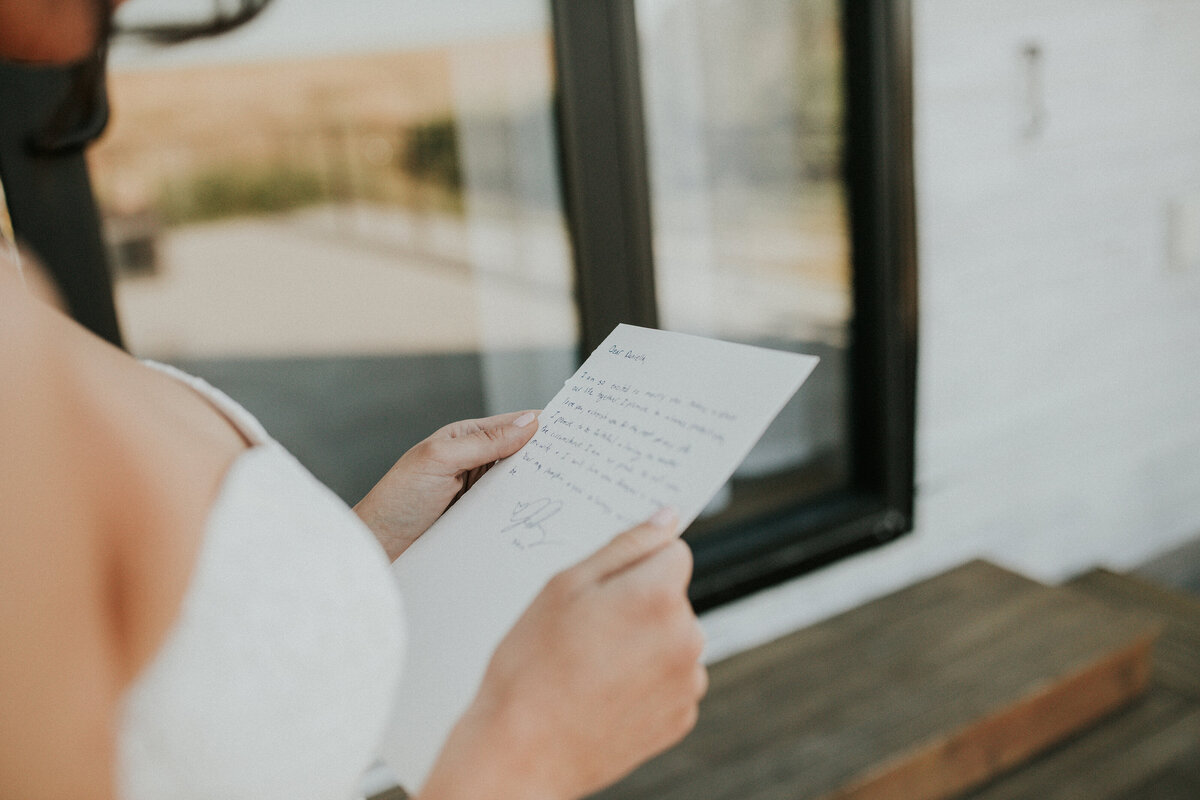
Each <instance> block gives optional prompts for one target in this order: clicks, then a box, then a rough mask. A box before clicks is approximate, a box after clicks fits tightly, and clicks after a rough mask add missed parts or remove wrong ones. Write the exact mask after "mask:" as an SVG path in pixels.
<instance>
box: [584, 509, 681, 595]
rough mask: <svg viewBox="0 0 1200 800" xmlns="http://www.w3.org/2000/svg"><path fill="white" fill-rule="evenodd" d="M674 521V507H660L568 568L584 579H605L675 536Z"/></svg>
mask: <svg viewBox="0 0 1200 800" xmlns="http://www.w3.org/2000/svg"><path fill="white" fill-rule="evenodd" d="M678 523H679V515H678V514H677V513H676V512H675V510H674V509H672V508H667V507H664V508H660V509H659V510H658V511H657V512H655V514H654V516H652V517H651V518H650V519H648V520H646V521H645V522H643V523H642V524H641V525H637V526H635V527H633V528H630V529H629V530H627V531H624V532H623V533H620V534H618V535H617V536H616V537H615V538H614V539H613V540H612V541H611V542H609V543H608V544H606V545H605V546H604V547H602V548H600V549H599V550H597V551H596V552H595V553H594V554H593V555H592V556H590V557H589V558H587V559H585V560H584V561H581V562H580V563H579V564H577V565H576V566H575V567H573V568H572V571H574V572H576V574H577V575H578V577H580V578H583V579H585V580H591V581H596V582H600V581H604V580H607V579H608V578H610V577H613V576H614V575H616V574H618V573H620V572H622V571H624V570H626V569H628V568H629V567H631V566H633V565H634V564H636V563H638V562H639V561H642V560H643V559H645V558H646V557H648V556H650V555H651V554H653V553H655V552H657V551H658V550H661V549H662V548H663V547H665V546H666V545H667V544H668V543H670V542H671V541H673V540H675V539H676V538H677V536H678V534H677V528H678Z"/></svg>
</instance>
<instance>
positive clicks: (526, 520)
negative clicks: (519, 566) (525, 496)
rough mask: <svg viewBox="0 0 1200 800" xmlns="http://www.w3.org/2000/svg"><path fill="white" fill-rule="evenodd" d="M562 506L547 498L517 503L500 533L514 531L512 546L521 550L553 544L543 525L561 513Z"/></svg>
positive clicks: (560, 502)
mask: <svg viewBox="0 0 1200 800" xmlns="http://www.w3.org/2000/svg"><path fill="white" fill-rule="evenodd" d="M562 506H563V504H562V501H561V500H551V499H550V498H549V497H542V498H540V499H538V500H532V501H530V502H528V503H521V502H518V503H517V504H516V505H515V506H513V510H512V515H511V516H510V517H509V524H508V525H507V526H505V527H504V528H501V529H500V532H501V533H508V532H509V531H514V530H515V531H516V532H517V533H516V535H515V536H514V537H513V544H514V545H515V546H517V547H518V548H520V549H521V550H527V549H529V548H531V547H537V546H538V545H543V544H553V543H554V541H555V540H554V539H552V538H550V534H549V533H548V532H547V531H546V528H545V527H543V523H544V522H546V520H548V519H550V518H551V517H553V516H554V515H555V514H557V513H558V512H559V511H562Z"/></svg>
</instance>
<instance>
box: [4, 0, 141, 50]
mask: <svg viewBox="0 0 1200 800" xmlns="http://www.w3.org/2000/svg"><path fill="white" fill-rule="evenodd" d="M121 2H123V0H115V1H114V2H113V4H112V6H113V8H116V7H117V6H118V5H120V4H121ZM93 9H94V5H93V0H0V58H8V59H13V60H16V61H30V62H34V63H48V64H51V63H53V64H64V63H70V62H72V61H78V60H80V59H82V58H84V57H85V56H87V55H88V53H90V52H91V51H92V48H93V47H94V46H95V42H96V33H97V31H96V19H95V12H94V10H93Z"/></svg>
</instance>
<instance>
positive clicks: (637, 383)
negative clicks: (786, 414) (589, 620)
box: [382, 325, 817, 792]
mask: <svg viewBox="0 0 1200 800" xmlns="http://www.w3.org/2000/svg"><path fill="white" fill-rule="evenodd" d="M816 364H817V358H816V357H814V356H807V355H800V354H796V353H787V352H782V351H776V350H766V349H763V348H758V347H749V346H746V345H738V344H731V343H728V342H721V341H716V340H713V339H705V338H701V337H697V336H689V335H686V334H679V333H668V332H664V331H658V330H651V329H647V328H638V327H634V326H630V325H620V326H618V327H617V328H616V329H615V330H614V331H613V332H612V333H611V334H609V336H608V338H607V339H605V340H604V343H603V344H601V345H600V346H599V347H598V348H596V350H595V352H593V353H592V354H591V356H589V357H588V359H587V361H585V362H584V364H583V366H581V367H580V368H579V370H578V371H577V372H576V373H575V375H573V376H572V377H571V378H570V379H569V380H567V381H566V383H565V384H564V385H563V388H562V390H561V391H560V392H559V393H558V394H557V395H555V397H554V399H553V400H551V401H550V403H549V404H547V405H546V407H545V408H544V409H543V411H542V413H541V415H540V419H539V423H538V424H539V428H538V432H537V433H536V434H535V435H534V437H533V438H532V439H531V440H530V441H529V442H528V443H527V444H526V445H525V446H524V447H523V448H522V449H521V450H520V451H519V452H517V453H516V454H514V455H512V456H510V457H509V458H507V459H505V460H503V461H501V462H499V463H498V464H496V465H495V466H493V467H492V469H491V470H490V471H489V472H488V473H487V474H486V475H484V476H483V477H482V478H481V479H480V480H479V481H478V483H476V484H475V486H473V487H472V488H471V490H470V491H469V492H467V493H466V494H465V495H463V497H462V498H460V499H459V501H458V502H457V503H456V504H455V505H454V506H452V507H451V508H450V509H449V510H448V511H447V512H446V513H445V514H444V515H442V517H441V519H439V520H438V521H437V523H435V524H434V525H433V526H432V527H431V528H430V529H429V530H428V531H427V532H426V533H425V534H424V535H423V536H422V537H421V538H420V539H418V540H417V541H416V542H415V543H414V544H413V545H412V546H411V547H410V548H409V549H408V551H406V552H405V553H404V555H402V556H401V557H400V558H399V559H397V561H396V562H395V564H394V565H393V571H394V572H395V575H396V577H397V580H398V581H399V584H400V588H401V592H402V594H403V595H404V600H405V607H406V612H407V624H408V630H407V633H408V647H407V652H408V656H407V661H406V664H405V666H404V675H403V678H402V681H401V686H400V688H399V692H398V696H397V698H396V702H395V710H394V715H393V723H392V727H391V730H390V731H389V732H388V734H387V736H386V739H385V744H384V748H383V751H382V756H383V759H384V761H385V762H386V763H387V764H388V765H389V766H391V767H392V769H393V770H395V772H396V775H397V777H398V779H399V780H400V783H401V785H403V786H405V787H406V788H407V789H409V791H410V792H411V791H415V790H418V789H419V788H420V787H421V785H422V784H423V783H424V780H425V777H426V775H427V773H428V771H429V769H430V768H431V767H432V765H433V761H434V759H435V757H436V756H437V754H438V752H439V750H440V749H441V747H442V744H443V742H444V741H445V739H446V737H447V735H448V734H449V732H450V729H451V728H452V727H453V725H454V723H455V721H456V720H457V719H458V717H459V716H461V714H462V713H463V711H465V710H466V708H467V706H468V705H469V703H470V701H471V700H472V698H473V697H474V695H475V692H476V690H477V689H478V686H479V683H480V680H481V679H482V677H483V673H484V670H485V669H486V667H487V663H488V661H489V659H490V657H491V654H492V651H493V650H494V649H495V647H496V645H497V644H499V642H500V640H501V639H502V638H503V637H504V634H505V633H507V631H508V630H509V628H510V627H512V625H513V623H515V622H516V620H517V618H518V617H519V616H520V615H521V613H522V612H523V611H524V610H525V608H526V607H527V606H528V605H529V603H530V602H532V600H533V599H534V597H535V596H536V595H537V593H538V592H539V591H540V590H541V589H542V587H543V586H544V585H545V584H546V582H547V581H548V580H549V579H550V578H551V577H552V576H553V575H554V574H555V573H557V572H559V571H560V570H562V569H564V568H566V567H568V566H570V565H572V564H574V563H576V562H578V561H580V560H581V559H583V558H585V557H586V556H588V555H590V554H591V553H593V552H595V551H596V550H598V549H599V548H600V547H602V546H603V545H604V544H605V543H606V542H608V541H609V540H610V539H612V537H613V536H615V535H616V534H618V533H620V532H621V531H623V530H625V529H626V528H628V527H630V526H632V525H634V524H637V523H639V522H641V521H643V520H645V519H646V518H647V517H649V516H650V515H651V514H653V513H654V512H655V511H656V510H658V509H659V508H661V507H662V506H665V505H669V506H673V507H674V508H675V509H677V510H678V512H679V515H680V524H681V527H686V526H687V525H688V524H689V523H690V522H691V521H692V520H694V519H695V518H696V516H697V515H699V513H700V511H701V510H702V509H703V508H704V507H705V505H706V504H707V503H708V502H709V500H711V499H712V497H713V496H714V495H715V494H716V493H717V491H718V490H719V489H720V488H721V487H722V486H723V485H724V483H725V481H726V480H728V478H729V476H730V475H731V474H733V471H734V470H735V469H736V468H737V466H738V464H740V463H741V461H742V459H744V458H745V457H746V454H747V453H748V452H749V451H750V448H751V447H753V445H754V443H755V442H756V441H757V440H758V438H759V437H760V436H761V435H762V433H763V431H764V430H766V427H767V425H768V424H769V423H770V422H771V420H772V419H773V418H774V417H775V415H776V414H778V413H779V411H780V410H781V409H782V408H783V406H784V404H785V403H787V401H788V400H789V399H790V398H791V396H792V395H793V394H794V393H795V392H796V390H797V389H798V388H800V385H801V384H802V383H803V382H804V380H805V379H806V378H807V377H808V375H809V373H811V372H812V370H813V368H814V367H815V366H816Z"/></svg>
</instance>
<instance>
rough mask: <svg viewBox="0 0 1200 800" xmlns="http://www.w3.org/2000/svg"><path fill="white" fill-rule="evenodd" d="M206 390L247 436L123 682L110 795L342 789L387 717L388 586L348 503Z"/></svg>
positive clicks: (370, 756)
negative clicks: (163, 622) (184, 570)
mask: <svg viewBox="0 0 1200 800" xmlns="http://www.w3.org/2000/svg"><path fill="white" fill-rule="evenodd" d="M152 366H154V367H156V368H158V369H163V370H164V371H166V372H168V373H169V374H171V375H173V376H174V377H176V378H177V379H179V380H181V381H183V382H185V383H187V384H188V385H190V386H191V387H192V388H193V389H195V390H196V391H197V392H199V393H200V394H202V395H204V396H205V397H206V398H207V399H208V400H209V401H210V402H211V403H212V404H213V405H214V406H216V407H217V408H218V409H219V410H220V411H222V413H224V414H225V415H226V416H227V417H229V419H230V420H231V421H232V422H233V423H234V424H235V425H237V427H238V428H239V429H240V430H241V431H242V433H243V434H244V435H245V436H246V438H247V439H249V440H250V441H251V442H252V444H253V446H252V447H251V448H250V449H248V450H246V451H244V452H243V453H242V454H240V455H239V456H238V458H237V460H236V461H235V462H234V463H233V465H232V466H231V467H230V469H229V472H228V473H227V474H226V476H225V478H224V481H223V483H222V486H221V489H220V493H219V496H218V498H217V501H216V503H215V505H214V506H213V508H212V511H211V513H210V516H209V519H208V521H207V526H206V529H205V534H204V541H203V544H202V545H201V549H200V553H199V557H198V559H197V562H196V564H195V567H194V571H193V574H192V577H191V582H190V584H189V586H188V588H187V590H186V594H185V596H184V600H183V604H182V606H181V608H180V611H179V615H178V617H177V619H176V620H175V622H174V624H173V627H172V628H171V630H170V631H169V633H168V635H167V638H166V639H165V642H164V644H163V645H162V647H161V649H160V650H159V652H158V653H157V654H156V655H155V657H154V658H153V660H152V661H151V662H150V664H149V665H148V666H147V667H146V668H144V669H143V671H142V672H141V673H140V674H139V675H138V676H137V678H136V679H135V680H134V682H133V684H132V685H131V686H130V687H129V689H128V691H127V692H126V694H125V696H124V698H123V703H122V708H121V712H120V718H119V722H118V725H119V728H118V731H117V791H118V796H119V797H121V798H123V800H151V798H154V799H155V800H162V799H163V798H171V800H193V799H194V800H201V799H203V800H214V799H215V798H220V799H221V800H241V798H246V799H247V800H249V799H250V798H253V800H274V798H279V800H284V799H285V798H286V800H345V798H349V797H353V796H355V794H356V790H357V787H358V785H359V781H360V779H361V778H362V776H363V773H364V771H365V770H366V769H367V768H368V766H369V765H370V764H371V762H372V761H373V760H374V755H375V753H376V748H377V746H378V744H379V741H380V738H381V736H382V734H383V731H384V728H385V726H386V725H387V723H388V714H389V711H390V709H391V707H392V695H393V692H394V691H395V687H396V684H397V681H398V680H399V673H400V667H401V663H402V659H403V651H404V628H403V617H402V608H401V601H400V596H399V593H398V591H397V587H396V585H395V580H394V578H393V577H392V573H391V570H390V569H389V567H388V562H387V558H386V556H385V555H384V553H383V550H382V549H381V548H380V547H379V545H378V544H377V543H376V542H375V539H374V537H373V536H372V535H371V533H370V531H369V530H368V529H367V528H366V526H365V525H363V523H362V522H361V521H360V520H359V519H358V517H357V516H355V515H354V513H353V512H352V511H351V510H350V509H349V508H347V507H346V505H345V504H344V503H343V502H342V501H341V500H339V499H338V498H337V497H336V496H335V495H334V494H333V493H332V492H331V491H329V490H328V489H327V488H326V487H324V486H323V485H321V484H320V483H319V482H318V481H317V480H316V479H315V478H313V477H312V475H310V474H309V473H308V472H307V471H306V470H305V469H304V468H303V467H302V466H300V464H299V463H298V462H297V461H296V460H295V459H294V458H293V457H292V456H291V455H290V454H289V453H288V452H287V451H285V450H284V449H283V447H281V446H280V445H279V444H278V443H277V442H275V441H273V440H272V439H271V438H270V437H269V436H268V435H267V434H266V432H265V431H264V430H263V428H262V426H261V425H259V424H258V422H257V421H256V420H255V419H254V418H253V417H252V416H251V415H250V414H249V413H248V412H246V411H245V410H244V409H242V408H241V406H239V405H237V404H236V403H235V402H233V401H232V400H231V399H229V398H228V397H227V396H225V395H224V394H222V393H221V392H219V391H217V390H216V389H214V388H212V387H211V386H209V385H208V384H206V383H204V382H203V381H201V380H199V379H196V378H193V377H191V376H188V375H185V374H183V373H181V372H179V371H177V370H174V369H171V368H169V367H163V366H162V365H152Z"/></svg>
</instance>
